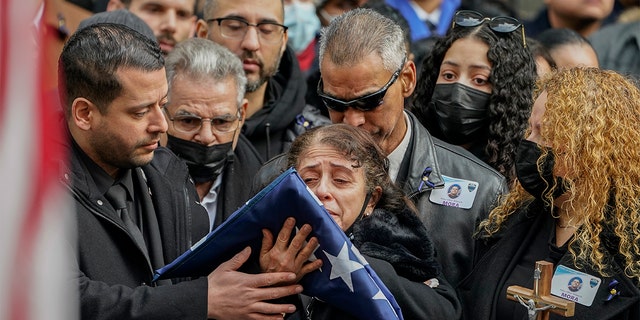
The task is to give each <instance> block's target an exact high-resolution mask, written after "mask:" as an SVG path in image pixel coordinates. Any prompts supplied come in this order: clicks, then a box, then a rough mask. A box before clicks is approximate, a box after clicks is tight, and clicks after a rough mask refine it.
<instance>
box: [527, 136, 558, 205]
mask: <svg viewBox="0 0 640 320" xmlns="http://www.w3.org/2000/svg"><path fill="white" fill-rule="evenodd" d="M541 155H542V149H540V147H539V146H538V144H537V143H535V142H532V141H529V140H522V141H520V144H519V145H518V151H517V154H516V164H515V165H516V175H517V176H518V180H519V181H520V184H522V187H523V188H524V189H525V190H526V191H527V192H529V193H530V194H531V195H532V196H534V197H536V198H537V199H544V198H545V195H546V193H547V192H548V189H549V188H551V187H552V186H553V182H554V179H555V181H556V184H557V185H556V188H555V190H554V191H553V198H554V199H555V198H557V197H559V196H561V195H562V194H563V193H565V191H566V190H565V189H564V186H563V180H562V178H560V177H555V178H554V177H553V165H554V156H553V153H552V152H551V150H549V153H548V155H547V157H546V158H545V159H544V160H543V163H542V164H541V167H540V168H541V169H542V172H539V171H538V165H537V164H536V162H537V161H538V159H539V158H540V156H541Z"/></svg>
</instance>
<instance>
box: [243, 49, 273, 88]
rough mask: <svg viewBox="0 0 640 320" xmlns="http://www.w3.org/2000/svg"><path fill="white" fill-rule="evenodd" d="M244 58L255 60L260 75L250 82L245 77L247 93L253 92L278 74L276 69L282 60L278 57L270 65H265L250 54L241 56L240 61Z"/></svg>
mask: <svg viewBox="0 0 640 320" xmlns="http://www.w3.org/2000/svg"><path fill="white" fill-rule="evenodd" d="M245 58H249V59H256V60H258V61H259V63H260V73H259V75H258V79H256V80H251V79H249V77H247V85H246V90H247V92H255V91H256V90H258V89H259V88H260V87H261V86H262V85H263V84H264V83H265V82H267V81H269V79H270V78H271V77H273V76H274V75H275V74H276V73H277V72H278V68H279V67H280V59H281V58H282V56H279V57H278V59H276V61H274V62H273V63H272V64H271V65H265V64H264V62H263V60H262V59H259V58H258V57H256V56H255V54H253V53H252V52H248V53H245V54H244V55H243V56H242V59H245Z"/></svg>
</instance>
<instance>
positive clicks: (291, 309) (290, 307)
mask: <svg viewBox="0 0 640 320" xmlns="http://www.w3.org/2000/svg"><path fill="white" fill-rule="evenodd" d="M288 311H289V312H287V313H293V312H296V307H295V306H289V309H288Z"/></svg>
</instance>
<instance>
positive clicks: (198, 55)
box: [165, 38, 247, 106]
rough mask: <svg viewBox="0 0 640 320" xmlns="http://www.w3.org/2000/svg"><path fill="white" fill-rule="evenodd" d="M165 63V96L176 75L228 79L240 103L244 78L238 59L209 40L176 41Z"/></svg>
mask: <svg viewBox="0 0 640 320" xmlns="http://www.w3.org/2000/svg"><path fill="white" fill-rule="evenodd" d="M165 60H166V62H165V68H166V71H167V81H168V83H169V95H171V87H172V85H173V80H174V79H175V78H176V77H178V76H180V77H188V78H189V79H192V80H196V81H197V80H220V81H222V80H226V79H228V78H232V79H233V80H234V81H235V83H236V90H237V92H238V97H237V103H238V106H240V104H241V103H242V99H243V98H244V94H245V86H246V84H247V77H246V76H245V74H244V69H242V63H241V62H240V59H239V58H238V57H237V56H236V55H234V54H233V53H231V51H229V49H227V48H225V47H223V46H221V45H219V44H217V43H215V42H213V41H211V40H207V39H201V38H190V39H187V40H185V41H182V42H180V43H179V44H178V45H177V46H176V47H175V48H174V49H173V50H171V52H170V53H169V55H167V57H166V59H165ZM170 98H171V97H169V99H170Z"/></svg>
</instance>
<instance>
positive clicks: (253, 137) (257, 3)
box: [196, 0, 330, 161]
mask: <svg viewBox="0 0 640 320" xmlns="http://www.w3.org/2000/svg"><path fill="white" fill-rule="evenodd" d="M203 16H204V19H201V20H199V21H198V23H197V27H196V35H197V36H198V37H200V38H207V39H209V40H212V41H214V42H216V43H219V44H221V45H223V46H225V47H227V48H228V49H229V50H231V52H233V53H234V54H235V55H236V56H238V57H239V58H240V60H241V61H242V66H243V68H244V72H245V74H246V76H247V86H246V87H247V92H246V94H245V98H247V100H248V102H249V104H248V106H247V115H246V118H247V119H246V121H245V123H244V125H243V128H242V133H243V134H244V135H245V136H246V137H247V138H248V139H249V141H251V143H252V144H253V145H254V147H255V148H256V150H258V152H259V153H260V155H261V157H262V159H263V160H265V161H266V160H269V159H270V158H271V157H273V156H275V155H278V154H280V153H283V152H286V151H287V150H288V149H289V146H290V145H291V142H292V141H293V139H294V138H295V137H296V136H298V135H299V134H301V133H302V132H304V131H306V130H307V129H309V128H311V127H314V126H318V125H322V124H328V123H330V121H329V119H327V118H326V117H324V116H322V115H321V114H320V112H319V110H318V109H317V108H315V107H313V106H311V105H307V104H306V102H305V94H306V90H307V87H306V83H305V79H304V75H303V74H302V72H301V71H300V67H299V65H298V61H297V58H296V55H295V52H294V51H293V50H292V49H291V48H288V47H287V39H288V34H287V26H285V25H284V4H283V2H282V1H281V0H275V1H274V0H206V2H205V5H204V12H203Z"/></svg>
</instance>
